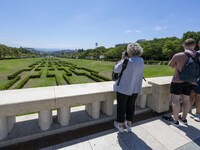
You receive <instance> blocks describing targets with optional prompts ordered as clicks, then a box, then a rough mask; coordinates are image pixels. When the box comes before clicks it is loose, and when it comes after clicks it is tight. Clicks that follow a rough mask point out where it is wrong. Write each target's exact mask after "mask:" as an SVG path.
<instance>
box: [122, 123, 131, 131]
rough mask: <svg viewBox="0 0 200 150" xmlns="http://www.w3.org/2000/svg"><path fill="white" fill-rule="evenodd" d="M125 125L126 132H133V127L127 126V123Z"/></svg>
mask: <svg viewBox="0 0 200 150" xmlns="http://www.w3.org/2000/svg"><path fill="white" fill-rule="evenodd" d="M124 125H125V127H126V130H127V131H128V132H132V129H131V125H130V126H129V125H128V124H127V122H125V123H124Z"/></svg>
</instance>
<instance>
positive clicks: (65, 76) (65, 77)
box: [63, 74, 72, 84]
mask: <svg viewBox="0 0 200 150" xmlns="http://www.w3.org/2000/svg"><path fill="white" fill-rule="evenodd" d="M63 78H64V80H65V81H66V83H67V84H72V83H71V82H70V80H69V79H68V77H67V75H65V74H63Z"/></svg>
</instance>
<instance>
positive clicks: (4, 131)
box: [0, 116, 8, 140]
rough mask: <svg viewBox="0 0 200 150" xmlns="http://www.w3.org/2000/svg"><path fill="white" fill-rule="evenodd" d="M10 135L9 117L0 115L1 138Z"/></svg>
mask: <svg viewBox="0 0 200 150" xmlns="http://www.w3.org/2000/svg"><path fill="white" fill-rule="evenodd" d="M7 135H8V121H7V117H5V116H0V140H2V139H4V138H5V137H6V136H7Z"/></svg>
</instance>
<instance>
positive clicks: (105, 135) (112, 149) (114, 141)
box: [88, 130, 130, 150]
mask: <svg viewBox="0 0 200 150" xmlns="http://www.w3.org/2000/svg"><path fill="white" fill-rule="evenodd" d="M119 134H121V133H118V132H117V131H116V130H109V131H106V132H102V133H99V134H96V135H92V136H89V137H88V138H89V142H90V144H91V146H92V149H93V150H122V149H123V150H130V149H129V148H128V147H127V145H126V144H125V143H124V141H123V140H122V139H121V137H120V136H119Z"/></svg>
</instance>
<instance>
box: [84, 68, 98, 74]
mask: <svg viewBox="0 0 200 150" xmlns="http://www.w3.org/2000/svg"><path fill="white" fill-rule="evenodd" d="M80 69H83V70H86V71H88V72H91V73H97V74H98V73H99V72H98V71H95V70H92V69H88V68H84V67H80Z"/></svg>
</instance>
